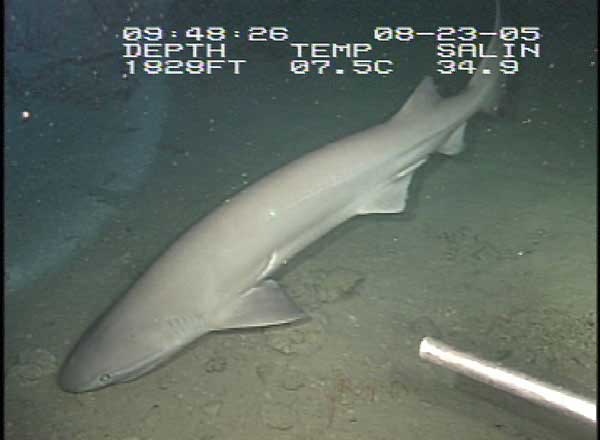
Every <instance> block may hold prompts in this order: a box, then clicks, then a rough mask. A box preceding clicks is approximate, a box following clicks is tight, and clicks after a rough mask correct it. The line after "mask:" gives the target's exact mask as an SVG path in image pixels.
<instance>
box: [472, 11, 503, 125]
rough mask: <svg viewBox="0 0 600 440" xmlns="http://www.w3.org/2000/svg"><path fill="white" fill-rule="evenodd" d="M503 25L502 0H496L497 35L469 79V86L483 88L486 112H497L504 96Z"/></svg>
mask: <svg viewBox="0 0 600 440" xmlns="http://www.w3.org/2000/svg"><path fill="white" fill-rule="evenodd" d="M500 26H501V18H500V0H496V22H495V24H494V32H495V35H494V36H493V37H492V39H491V40H490V42H489V44H488V46H487V48H486V50H485V56H486V57H485V58H484V59H483V61H482V62H481V63H480V64H479V66H478V67H477V72H475V75H474V76H473V78H471V80H470V81H469V85H468V87H469V88H471V89H478V90H481V93H482V96H483V98H482V100H481V103H480V106H479V110H480V111H482V112H486V113H492V114H495V113H496V112H497V110H498V107H499V104H500V98H501V96H502V88H503V81H502V80H501V73H500V71H499V69H498V56H499V52H500V51H499V48H500V40H499V39H498V32H499V30H500Z"/></svg>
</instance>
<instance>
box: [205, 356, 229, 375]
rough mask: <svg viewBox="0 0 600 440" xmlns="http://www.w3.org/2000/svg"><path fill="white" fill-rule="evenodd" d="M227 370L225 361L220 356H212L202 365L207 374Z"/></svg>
mask: <svg viewBox="0 0 600 440" xmlns="http://www.w3.org/2000/svg"><path fill="white" fill-rule="evenodd" d="M226 368H227V359H225V358H224V357H222V356H214V357H212V358H210V359H209V360H208V361H207V362H206V364H204V371H206V372H207V373H222V372H223V371H225V369H226Z"/></svg>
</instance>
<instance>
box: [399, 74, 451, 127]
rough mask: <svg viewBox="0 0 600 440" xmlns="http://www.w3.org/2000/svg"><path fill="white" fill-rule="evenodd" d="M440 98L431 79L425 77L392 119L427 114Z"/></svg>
mask: <svg viewBox="0 0 600 440" xmlns="http://www.w3.org/2000/svg"><path fill="white" fill-rule="evenodd" d="M441 99H442V97H441V96H440V94H439V93H438V91H437V88H436V87H435V84H434V82H433V78H432V77H431V76H426V77H425V78H423V80H422V81H421V83H420V84H419V85H418V86H417V88H416V89H415V91H414V92H413V93H412V95H410V98H408V101H406V103H405V104H404V105H403V106H402V108H401V109H400V111H399V112H398V113H396V114H395V115H394V116H393V118H392V119H396V118H400V117H405V116H408V115H411V114H424V113H429V112H431V110H432V109H433V108H434V107H435V106H436V105H437V103H438V102H440V100H441Z"/></svg>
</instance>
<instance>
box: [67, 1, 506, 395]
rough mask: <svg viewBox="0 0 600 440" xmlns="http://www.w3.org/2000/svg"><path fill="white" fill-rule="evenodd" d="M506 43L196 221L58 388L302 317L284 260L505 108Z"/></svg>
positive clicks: (120, 304) (395, 205)
mask: <svg viewBox="0 0 600 440" xmlns="http://www.w3.org/2000/svg"><path fill="white" fill-rule="evenodd" d="M499 23H500V6H499V2H496V24H495V29H496V30H497V29H499ZM499 44H500V43H499V40H498V38H497V33H496V35H495V36H493V37H492V39H491V40H490V42H489V43H488V45H487V47H486V50H485V55H486V56H485V57H484V58H483V60H482V61H481V62H480V64H479V66H478V68H477V70H476V72H475V73H474V74H473V76H472V78H470V80H469V82H468V84H467V85H466V86H465V87H464V89H462V91H460V92H459V93H457V94H455V95H453V96H450V97H442V96H441V95H440V94H439V93H438V91H437V89H436V85H435V84H434V81H433V79H432V77H430V76H427V77H425V78H424V79H423V80H422V81H421V82H420V84H419V85H418V86H417V88H416V89H415V90H414V92H413V93H412V94H411V95H410V97H409V98H408V100H407V101H406V103H405V104H404V105H403V106H402V108H401V109H400V110H399V111H398V112H397V113H396V114H394V115H393V116H392V117H390V118H389V119H388V120H386V121H384V122H382V123H380V124H379V125H376V126H373V127H370V128H368V129H365V130H363V131H359V132H357V133H354V134H351V135H349V136H346V137H343V138H341V139H339V140H337V141H334V142H331V143H329V144H327V145H324V146H323V147H321V148H319V149H316V150H314V151H312V152H310V153H308V154H306V155H304V156H302V157H300V158H298V159H296V160H294V161H292V162H290V163H288V164H287V165H284V166H283V167H281V168H279V169H276V170H275V171H273V172H272V173H270V174H268V175H266V176H264V177H262V178H261V179H259V180H258V181H256V182H255V183H253V184H251V185H249V186H247V187H245V188H244V189H242V190H241V191H240V192H239V193H237V194H236V195H234V196H233V197H231V198H230V199H227V200H225V201H224V202H223V203H222V204H221V205H220V206H219V207H217V208H216V209H215V210H213V211H212V212H210V213H209V214H208V215H206V216H205V217H204V218H202V219H200V221H199V222H197V223H196V224H194V225H192V226H191V227H190V228H189V229H188V230H187V231H186V232H184V233H183V234H182V235H181V236H180V237H179V238H178V239H177V240H176V241H175V242H174V243H173V244H172V245H171V246H170V247H168V248H167V250H166V251H165V252H164V253H163V254H162V255H161V256H160V257H159V258H158V259H157V260H156V261H155V262H154V263H153V264H152V265H151V266H150V267H149V269H148V270H147V271H146V272H145V273H144V274H143V275H142V276H141V277H140V278H139V279H138V280H137V281H136V282H135V283H134V284H133V285H132V287H131V288H130V289H129V290H128V291H127V292H126V293H125V294H124V295H123V296H122V297H121V298H119V299H118V300H117V301H116V302H115V303H114V304H113V305H112V306H111V307H109V309H108V310H107V311H106V312H105V313H104V314H103V315H102V316H101V317H100V318H99V319H98V320H97V321H96V322H94V323H93V324H92V326H91V327H90V328H89V329H88V330H87V331H86V332H85V333H84V334H83V336H82V337H81V338H80V340H79V342H78V343H77V344H76V345H75V347H74V348H73V349H72V351H71V352H70V354H69V355H68V356H67V358H66V360H65V362H64V364H63V365H62V368H61V369H60V372H59V377H58V383H59V386H60V387H61V388H62V389H63V390H65V391H67V392H73V393H78V392H86V391H92V390H97V389H100V388H104V387H107V386H109V385H113V384H118V383H123V382H128V381H132V380H134V379H137V378H139V377H140V376H142V375H144V374H146V373H148V372H150V371H153V370H155V369H156V368H157V367H159V366H161V365H163V364H165V363H166V362H168V361H169V360H171V359H172V358H174V357H175V355H176V354H178V353H180V352H182V350H183V349H184V348H186V347H188V346H190V344H192V342H194V341H196V340H197V339H199V338H201V337H202V336H203V335H206V334H207V333H210V332H216V331H220V330H226V329H242V328H250V327H264V326H273V325H279V324H286V323H291V322H294V321H298V320H301V319H303V318H305V317H306V314H305V313H304V312H303V311H302V309H301V308H300V307H299V306H298V305H297V304H296V303H295V302H294V301H293V300H292V298H291V297H290V296H288V295H287V294H286V293H285V291H284V290H283V289H282V287H281V286H280V285H279V284H278V283H277V281H276V280H275V279H274V275H276V272H277V270H278V269H279V268H281V267H282V266H283V265H285V264H287V262H288V261H289V260H290V259H291V258H292V257H294V256H295V255H296V254H297V253H298V252H299V251H301V250H303V249H304V248H306V247H307V246H308V245H310V244H311V243H313V242H315V241H316V240H318V239H320V238H321V237H323V236H324V235H325V234H327V233H328V232H330V231H331V230H332V229H334V228H335V227H337V226H338V225H340V224H342V223H344V222H346V221H347V220H349V219H351V218H353V217H355V216H361V215H366V214H375V213H376V214H397V213H401V212H403V211H404V210H405V206H406V200H407V197H408V190H409V185H410V182H411V179H412V178H413V176H414V174H415V172H416V171H417V169H419V167H421V166H422V165H423V164H424V163H425V161H427V159H428V157H430V156H431V155H432V154H434V153H441V154H445V155H450V156H451V155H456V154H458V153H460V152H461V151H462V150H463V148H464V134H465V127H466V124H467V122H468V121H469V119H470V118H471V117H472V116H473V115H474V114H476V113H478V112H480V111H488V112H492V111H493V110H494V109H495V108H496V107H497V106H498V100H499V95H500V88H501V87H500V84H501V80H500V72H499V71H498V57H499V56H498V51H499Z"/></svg>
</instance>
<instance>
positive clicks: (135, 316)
mask: <svg viewBox="0 0 600 440" xmlns="http://www.w3.org/2000/svg"><path fill="white" fill-rule="evenodd" d="M127 302H128V301H122V302H120V303H117V304H116V305H115V306H114V307H112V308H111V309H109V311H108V313H106V314H105V315H104V316H102V317H101V318H100V319H99V320H98V321H97V322H96V323H95V324H94V325H92V326H91V327H90V328H89V329H88V330H87V332H86V333H85V334H84V335H83V336H82V338H81V339H80V340H79V342H78V343H77V345H76V346H75V347H74V348H73V350H72V351H71V353H70V354H69V356H68V357H67V359H66V360H65V362H64V364H63V366H62V368H61V370H60V372H59V376H58V384H59V386H60V387H61V388H62V389H63V390H64V391H68V392H72V393H81V392H86V391H93V390H97V389H100V388H104V387H107V386H109V385H114V384H118V383H122V382H128V381H131V380H134V379H137V378H138V377H140V376H142V375H143V374H145V373H147V372H150V371H152V370H153V369H155V368H156V367H158V366H159V365H161V364H163V363H164V362H166V361H167V360H169V359H170V358H171V357H172V356H173V355H174V354H175V353H176V352H178V351H180V350H181V348H182V346H183V345H186V344H187V343H188V342H189V340H190V339H191V338H193V337H195V336H196V335H197V334H198V330H199V328H201V327H202V325H201V323H200V322H199V321H198V320H197V319H192V317H190V316H189V315H188V316H187V317H185V316H176V317H173V316H157V315H156V314H154V313H144V310H143V309H144V307H139V308H138V309H137V310H136V312H137V313H129V310H131V309H130V307H131V304H127ZM192 326H194V327H195V328H193V329H191V328H190V327H192ZM200 331H202V330H200ZM204 333H206V331H204ZM192 335H193V336H192Z"/></svg>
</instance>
